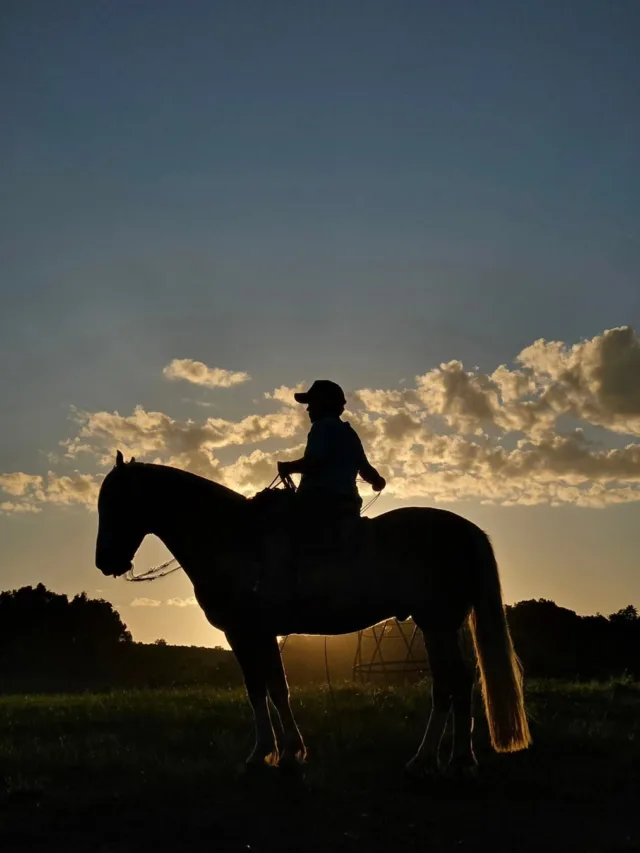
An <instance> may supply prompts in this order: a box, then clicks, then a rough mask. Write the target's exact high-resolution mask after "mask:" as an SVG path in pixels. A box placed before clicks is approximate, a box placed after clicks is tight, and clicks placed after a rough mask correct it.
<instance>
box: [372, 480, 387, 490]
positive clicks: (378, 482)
mask: <svg viewBox="0 0 640 853" xmlns="http://www.w3.org/2000/svg"><path fill="white" fill-rule="evenodd" d="M386 485H387V481H386V480H385V478H384V477H378V479H377V480H376V481H375V482H374V483H372V484H371V488H372V489H373V491H374V492H381V491H382V490H383V489H384V487H385V486H386Z"/></svg>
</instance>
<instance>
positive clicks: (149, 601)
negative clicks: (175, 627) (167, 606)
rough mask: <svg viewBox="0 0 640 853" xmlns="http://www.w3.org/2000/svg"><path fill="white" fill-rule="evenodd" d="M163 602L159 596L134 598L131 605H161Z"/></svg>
mask: <svg viewBox="0 0 640 853" xmlns="http://www.w3.org/2000/svg"><path fill="white" fill-rule="evenodd" d="M161 604H162V602H161V601H158V599H157V598H134V599H133V601H132V602H131V603H130V604H129V607H160V606H161Z"/></svg>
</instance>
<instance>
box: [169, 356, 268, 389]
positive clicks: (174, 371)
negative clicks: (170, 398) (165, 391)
mask: <svg viewBox="0 0 640 853" xmlns="http://www.w3.org/2000/svg"><path fill="white" fill-rule="evenodd" d="M162 373H163V375H164V376H166V377H167V379H182V380H184V381H185V382H191V383H192V384H194V385H203V386H204V387H205V388H230V387H231V386H232V385H240V384H241V383H242V382H248V381H249V380H250V379H251V377H250V376H249V374H248V373H244V372H242V371H233V370H224V369H223V368H221V367H207V365H206V364H203V363H202V362H201V361H194V360H193V359H191V358H174V359H173V361H172V362H170V364H168V365H167V366H166V367H165V368H164V369H163V371H162Z"/></svg>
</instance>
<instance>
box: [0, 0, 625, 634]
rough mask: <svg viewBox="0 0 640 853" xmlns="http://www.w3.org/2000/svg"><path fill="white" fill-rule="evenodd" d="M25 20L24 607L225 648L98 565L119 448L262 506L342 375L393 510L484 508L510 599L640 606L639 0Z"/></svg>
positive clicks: (21, 138)
mask: <svg viewBox="0 0 640 853" xmlns="http://www.w3.org/2000/svg"><path fill="white" fill-rule="evenodd" d="M0 29H1V32H2V49H1V51H0V69H1V73H0V87H1V90H2V103H3V117H4V122H3V125H4V129H3V133H2V134H1V135H0V170H1V172H2V174H1V179H2V186H3V196H4V199H5V210H6V215H5V217H4V219H3V227H2V230H1V234H0V239H1V241H2V258H3V276H2V285H1V287H2V311H1V312H0V358H1V361H2V365H3V370H2V371H0V399H1V400H2V439H3V440H2V443H1V445H0V589H9V588H15V587H17V586H21V585H24V584H35V583H37V582H39V581H42V582H43V583H45V584H46V585H47V586H48V587H50V588H52V589H54V590H56V591H58V592H65V593H68V594H74V593H76V592H79V591H81V590H86V591H87V593H88V594H89V595H91V596H102V597H104V598H107V599H108V600H110V601H112V602H113V603H114V604H115V606H116V607H117V609H118V610H119V611H120V613H121V615H122V617H123V619H124V621H125V622H126V623H127V625H128V626H129V628H130V629H131V631H132V633H133V636H134V639H136V640H144V641H150V640H153V639H155V638H156V637H160V636H162V637H165V638H166V639H167V640H168V641H169V642H176V643H178V642H179V643H196V644H202V645H215V644H217V643H220V642H221V635H220V634H219V633H218V632H217V631H215V630H214V629H213V628H211V627H210V626H209V625H208V623H207V622H206V620H205V618H204V616H203V615H202V613H201V612H200V610H199V608H197V607H196V606H194V602H193V598H192V590H191V588H190V585H189V583H188V581H187V580H186V578H185V577H184V576H183V575H182V574H181V573H177V574H174V575H172V576H170V577H168V578H166V579H163V580H160V581H157V582H156V583H154V584H140V585H135V584H130V583H127V582H126V581H124V580H107V579H105V578H103V577H102V576H101V575H100V574H99V572H98V571H97V569H96V568H95V566H94V547H95V534H96V527H97V516H96V512H95V500H96V494H97V488H98V487H99V483H100V481H101V479H102V477H103V476H104V474H105V473H106V472H107V471H108V470H109V468H110V466H111V465H112V464H113V461H114V459H115V452H116V450H117V449H118V448H120V449H121V450H122V451H123V452H125V453H126V454H128V455H132V454H133V455H135V456H136V457H137V458H138V459H142V460H146V461H162V462H167V463H171V464H175V465H179V466H181V467H186V468H189V469H190V470H193V471H195V472H197V473H200V474H204V475H206V476H209V477H212V478H214V479H216V480H218V481H220V482H223V483H225V484H226V485H229V486H231V487H232V488H236V489H239V490H241V491H242V492H243V493H245V494H252V493H253V492H255V491H256V490H258V489H260V488H263V487H264V486H266V485H267V484H268V483H269V482H270V481H271V480H272V479H273V477H274V475H275V464H276V460H277V459H278V458H292V457H293V455H295V454H296V453H299V452H300V450H301V447H302V446H303V444H304V441H305V436H306V431H307V429H308V423H307V421H306V414H305V412H304V409H302V408H301V407H299V406H297V405H296V404H295V403H294V402H293V396H292V395H293V390H294V389H295V388H298V387H301V386H303V385H304V386H306V385H308V384H309V383H310V382H312V381H313V380H314V379H316V378H329V379H333V380H335V381H337V382H339V383H340V384H341V385H342V386H343V387H344V388H345V390H346V391H347V397H348V409H349V411H348V413H347V416H346V417H347V419H348V420H350V421H351V422H352V423H353V424H354V426H356V428H357V429H358V431H359V433H360V435H361V436H362V438H363V441H364V443H365V447H366V449H367V452H368V454H369V456H370V458H371V461H372V462H373V464H375V465H376V466H377V467H379V468H380V470H381V472H382V473H383V474H384V475H385V476H386V477H387V479H388V484H389V485H388V488H387V490H386V491H385V492H384V495H383V497H382V498H381V499H380V500H379V501H378V502H377V504H376V505H375V508H374V510H373V511H374V512H376V513H377V512H383V511H385V510H387V509H390V508H391V507H394V506H399V505H410V504H417V505H435V506H443V507H446V508H448V509H452V510H454V511H456V512H459V513H462V514H463V515H465V516H467V517H469V518H471V519H473V520H474V521H476V522H477V523H479V524H480V525H481V526H482V527H483V528H484V529H486V530H487V531H488V532H489V534H490V535H491V537H492V539H493V542H494V544H495V547H496V551H497V556H498V559H499V564H500V568H501V572H502V577H503V583H504V592H505V597H506V600H507V601H509V602H513V601H515V600H520V599H523V598H539V597H545V598H552V599H554V600H555V601H556V602H557V603H559V604H561V605H564V606H567V607H570V608H572V609H575V610H577V611H578V612H580V613H594V612H596V611H600V612H603V613H610V612H612V611H614V610H617V609H619V608H621V607H623V606H625V605H626V604H629V603H635V604H636V605H640V576H639V574H638V569H637V554H638V547H639V545H640V534H639V533H638V530H639V527H640V526H639V525H638V518H639V512H640V502H639V501H640V485H639V484H640V443H639V441H638V437H639V436H640V340H639V338H638V334H637V329H638V326H639V325H640V287H639V286H638V269H639V267H640V241H639V234H640V229H639V225H640V186H639V183H640V181H639V175H640V156H639V153H638V152H640V110H638V91H639V84H640V73H639V72H640V59H639V55H638V53H639V52H638V50H637V45H638V40H639V37H640V7H638V5H637V4H636V3H633V2H605V1H604V0H602V2H594V1H593V0H575V1H574V2H562V0H559V2H553V3H550V2H549V3H545V2H522V3H517V4H515V3H512V2H507V0H485V2H483V3H477V2H471V0H467V2H465V1H464V0H460V2H457V3H455V4H454V3H441V2H430V0H419V1H418V0H415V2H414V0H403V2H397V0H396V2H378V0H353V2H349V3H343V2H332V1H331V0H326V2H322V3H313V2H273V3H268V4H265V3H260V2H256V0H236V2H233V3H229V2H214V1H213V0H206V2H205V0H202V2H199V0H183V2H167V0H153V2H151V0H149V2H146V0H142V2H136V3H129V2H120V0H113V1H112V2H110V3H108V4H105V3H102V2H95V0H77V2H70V0H58V2H56V3H51V2H46V0H32V2H29V3H24V2H5V3H3V4H2V8H1V9H0ZM363 494H364V495H365V496H366V495H367V494H368V493H367V492H366V491H365V490H363ZM166 556H167V555H166V552H165V551H164V549H163V547H162V546H161V545H160V544H159V543H157V542H154V541H153V540H149V541H147V542H145V544H144V546H143V548H142V550H141V551H140V554H139V558H138V561H137V564H138V565H139V566H140V568H146V567H148V566H149V565H152V564H154V563H157V562H160V561H161V560H163V559H164V558H165V557H166Z"/></svg>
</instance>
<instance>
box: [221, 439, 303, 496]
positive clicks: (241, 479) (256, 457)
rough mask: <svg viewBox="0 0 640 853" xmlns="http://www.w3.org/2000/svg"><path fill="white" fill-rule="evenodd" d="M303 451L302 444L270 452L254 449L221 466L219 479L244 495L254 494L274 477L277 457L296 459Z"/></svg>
mask: <svg viewBox="0 0 640 853" xmlns="http://www.w3.org/2000/svg"><path fill="white" fill-rule="evenodd" d="M303 452H304V445H303V444H300V445H297V446H295V447H291V448H288V449H287V450H279V451H277V452H272V453H265V452H264V451H263V450H254V451H253V453H250V454H248V455H242V456H239V457H238V458H237V459H236V460H235V461H234V462H232V463H231V464H230V465H226V466H225V467H224V468H222V469H221V472H220V473H221V478H222V479H221V481H222V483H223V484H224V485H225V486H227V487H228V488H230V489H234V490H235V491H237V492H241V493H242V494H244V495H252V494H255V493H256V492H257V491H260V490H261V489H264V488H266V487H267V486H268V485H269V483H270V482H271V481H272V480H273V479H274V477H275V476H276V474H277V464H278V460H279V459H283V460H292V459H297V458H298V457H299V456H302V453H303Z"/></svg>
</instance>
